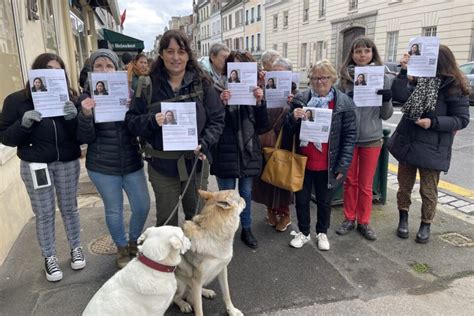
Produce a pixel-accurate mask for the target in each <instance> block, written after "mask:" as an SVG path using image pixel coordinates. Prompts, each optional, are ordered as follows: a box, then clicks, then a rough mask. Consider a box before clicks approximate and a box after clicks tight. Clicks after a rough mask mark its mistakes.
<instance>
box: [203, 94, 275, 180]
mask: <svg viewBox="0 0 474 316" xmlns="http://www.w3.org/2000/svg"><path fill="white" fill-rule="evenodd" d="M225 108H226V115H225V127H224V132H223V133H222V135H221V137H220V139H219V142H218V143H217V146H216V147H215V148H214V150H213V153H212V155H213V157H214V162H213V164H212V165H211V174H213V175H215V176H217V177H219V178H246V177H255V176H258V175H260V169H261V168H262V152H261V147H260V141H259V138H258V135H259V134H262V133H264V132H265V131H267V130H268V114H267V107H266V104H265V102H262V105H260V106H251V105H227V106H226V107H225ZM245 126H247V128H246V127H245ZM240 130H242V133H240V132H239V131H240ZM239 135H241V137H242V140H241V141H242V145H243V146H245V148H243V149H241V146H239ZM243 146H242V147H243Z"/></svg>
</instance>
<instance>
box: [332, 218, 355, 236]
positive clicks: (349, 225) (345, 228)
mask: <svg viewBox="0 0 474 316" xmlns="http://www.w3.org/2000/svg"><path fill="white" fill-rule="evenodd" d="M354 228H355V223H354V221H348V220H345V221H343V222H342V224H341V226H339V227H338V228H337V229H336V234H338V235H341V236H342V235H345V234H347V233H348V232H350V231H351V230H353V229H354Z"/></svg>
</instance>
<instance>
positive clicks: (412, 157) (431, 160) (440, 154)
mask: <svg viewBox="0 0 474 316" xmlns="http://www.w3.org/2000/svg"><path fill="white" fill-rule="evenodd" d="M453 84H454V79H453V78H447V77H443V78H441V85H440V88H439V92H438V100H437V104H436V108H435V110H434V111H433V112H429V113H425V114H423V115H422V118H430V119H431V127H430V128H428V129H424V128H422V127H420V126H418V125H416V124H415V122H414V121H413V120H410V119H408V118H407V117H406V116H405V115H403V117H402V119H401V120H400V122H399V123H398V126H397V128H396V130H395V132H394V133H393V135H392V136H391V137H390V140H389V142H388V149H389V151H390V153H391V154H392V155H393V156H394V157H395V158H396V159H397V160H398V161H399V162H401V163H407V164H410V165H412V166H415V167H418V168H426V169H432V170H438V171H445V172H447V171H448V169H449V165H450V161H451V149H452V145H453V140H454V134H455V131H457V130H460V129H463V128H465V127H466V126H467V125H468V124H469V99H468V96H467V95H461V92H460V91H459V89H457V88H455V87H454V86H453ZM413 89H414V86H411V85H410V84H409V82H408V78H407V74H406V71H402V72H400V74H399V75H398V76H397V78H395V79H394V82H393V85H392V95H393V98H394V100H395V101H398V102H400V103H405V102H406V101H407V99H408V97H409V96H410V95H411V92H412V91H413ZM395 98H397V99H395Z"/></svg>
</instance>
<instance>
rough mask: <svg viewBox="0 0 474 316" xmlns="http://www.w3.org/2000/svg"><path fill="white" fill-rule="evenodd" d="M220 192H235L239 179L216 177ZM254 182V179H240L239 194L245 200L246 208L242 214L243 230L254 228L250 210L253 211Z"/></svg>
mask: <svg viewBox="0 0 474 316" xmlns="http://www.w3.org/2000/svg"><path fill="white" fill-rule="evenodd" d="M216 180H217V186H218V187H219V190H234V189H235V183H236V181H237V179H235V178H229V179H223V178H219V177H216ZM252 182H253V178H239V194H240V196H241V197H242V198H243V199H244V200H245V208H244V210H243V211H242V213H240V223H241V224H242V228H250V227H251V226H252V217H251V213H250V210H251V209H252V206H251V204H252Z"/></svg>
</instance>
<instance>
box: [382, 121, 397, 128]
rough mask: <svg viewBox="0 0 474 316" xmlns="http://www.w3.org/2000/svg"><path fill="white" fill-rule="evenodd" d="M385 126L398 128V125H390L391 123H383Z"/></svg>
mask: <svg viewBox="0 0 474 316" xmlns="http://www.w3.org/2000/svg"><path fill="white" fill-rule="evenodd" d="M383 125H387V126H391V127H397V125H398V124H395V123H389V122H383Z"/></svg>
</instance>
